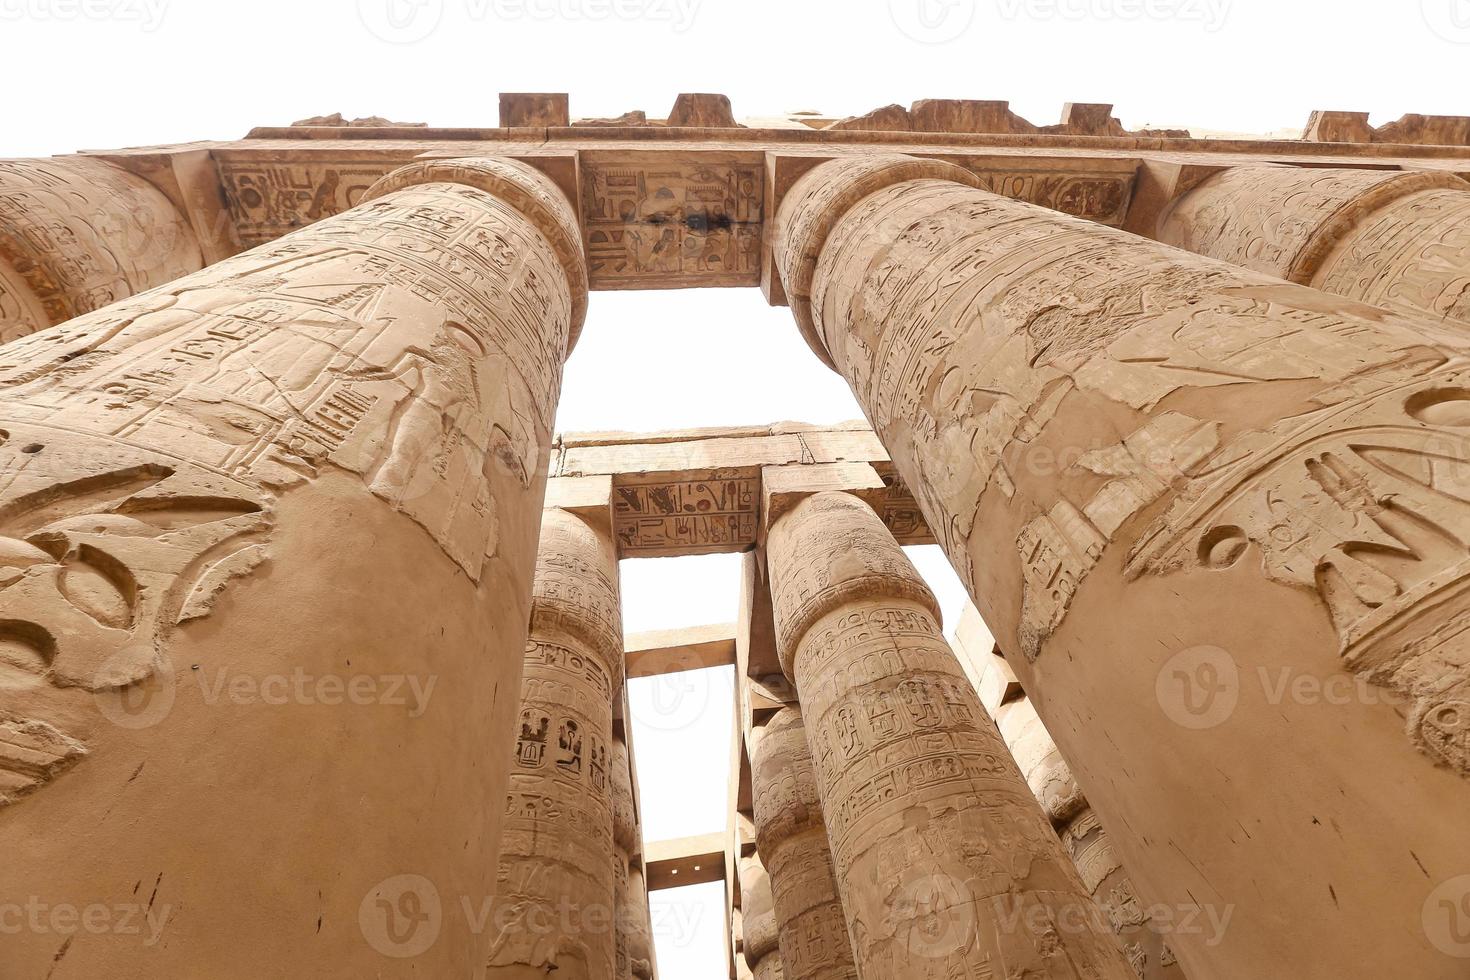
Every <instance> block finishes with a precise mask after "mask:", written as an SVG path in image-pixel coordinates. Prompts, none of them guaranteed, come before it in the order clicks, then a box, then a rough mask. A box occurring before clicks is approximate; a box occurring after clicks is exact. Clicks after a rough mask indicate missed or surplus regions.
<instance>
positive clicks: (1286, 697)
mask: <svg viewBox="0 0 1470 980" xmlns="http://www.w3.org/2000/svg"><path fill="white" fill-rule="evenodd" d="M1154 693H1155V694H1156V695H1157V697H1158V702H1159V707H1161V708H1162V709H1163V710H1164V714H1165V715H1167V716H1168V718H1169V720H1170V721H1173V722H1174V723H1175V724H1176V725H1179V726H1181V727H1183V728H1191V729H1195V730H1202V729H1207V728H1216V727H1218V726H1220V725H1223V724H1224V723H1225V722H1226V721H1228V720H1229V719H1230V718H1231V717H1232V716H1233V715H1234V714H1235V711H1236V709H1237V708H1238V707H1239V706H1240V702H1241V700H1242V698H1244V697H1246V696H1249V697H1250V698H1251V699H1253V700H1259V701H1260V702H1261V703H1264V704H1269V705H1273V706H1277V707H1279V706H1281V705H1286V704H1291V705H1297V706H1302V707H1316V706H1322V705H1325V706H1329V707H1346V706H1348V705H1388V706H1391V707H1394V708H1400V709H1402V708H1406V707H1407V706H1408V705H1409V704H1410V699H1409V698H1408V697H1406V696H1405V695H1404V694H1403V693H1401V692H1399V691H1396V690H1393V689H1392V688H1388V687H1380V686H1378V685H1376V684H1374V683H1373V682H1372V681H1371V680H1369V678H1368V677H1367V676H1366V675H1364V674H1352V673H1346V672H1342V671H1338V672H1335V673H1332V674H1329V675H1327V676H1325V677H1322V676H1318V675H1317V674H1314V673H1310V672H1308V671H1305V670H1302V669H1300V668H1298V667H1295V666H1292V665H1290V664H1286V665H1283V666H1279V667H1264V666H1261V667H1256V668H1255V670H1254V671H1252V672H1250V673H1248V674H1243V673H1242V672H1241V670H1240V668H1239V667H1238V666H1237V664H1236V662H1235V658H1234V657H1232V656H1231V655H1230V654H1229V653H1227V652H1226V651H1224V650H1222V649H1220V648H1219V647H1212V646H1199V647H1191V648H1190V649H1188V650H1184V651H1182V652H1180V653H1177V654H1175V655H1174V656H1173V657H1170V658H1169V660H1168V661H1167V662H1166V663H1165V664H1164V666H1163V668H1162V669H1160V670H1159V673H1158V676H1157V677H1156V678H1155V680H1154Z"/></svg>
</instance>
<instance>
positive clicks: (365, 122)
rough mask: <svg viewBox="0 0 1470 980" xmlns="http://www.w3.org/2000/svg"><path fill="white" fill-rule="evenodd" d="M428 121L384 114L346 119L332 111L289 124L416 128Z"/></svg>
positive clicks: (354, 127)
mask: <svg viewBox="0 0 1470 980" xmlns="http://www.w3.org/2000/svg"><path fill="white" fill-rule="evenodd" d="M428 125H429V124H428V123H421V122H394V121H393V120H392V119H389V118H387V117H386V116H359V117H358V118H356V119H347V118H345V117H344V116H343V115H342V113H340V112H334V113H332V114H331V115H330V116H312V117H311V118H310V119H298V120H296V121H295V122H293V123H292V124H291V126H292V127H293V128H294V127H300V126H326V127H334V126H346V127H351V128H353V129H418V128H420V127H427V126H428Z"/></svg>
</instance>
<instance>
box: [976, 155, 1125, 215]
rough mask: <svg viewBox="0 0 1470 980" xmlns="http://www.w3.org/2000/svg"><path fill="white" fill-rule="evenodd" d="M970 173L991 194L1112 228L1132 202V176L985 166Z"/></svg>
mask: <svg viewBox="0 0 1470 980" xmlns="http://www.w3.org/2000/svg"><path fill="white" fill-rule="evenodd" d="M970 169H971V170H972V171H973V172H974V174H975V175H976V176H977V177H979V178H980V183H981V186H983V187H984V188H985V189H986V190H988V191H990V192H991V193H994V194H1000V195H1002V196H1004V197H1009V198H1011V199H1012V200H1016V201H1025V202H1027V203H1028V204H1037V205H1040V206H1041V207H1044V208H1051V209H1052V210H1053V211H1061V212H1062V213H1063V214H1070V215H1074V216H1076V217H1078V218H1086V219H1088V220H1089V221H1096V222H1098V223H1099V224H1104V225H1112V226H1113V227H1118V226H1121V225H1122V224H1123V221H1124V219H1126V218H1127V217H1128V205H1129V203H1130V202H1131V201H1132V200H1133V181H1134V176H1133V174H1131V173H1125V174H1117V173H1097V174H1088V173H1066V172H1061V173H1059V172H1057V171H1055V170H1036V171H1025V170H1013V169H1006V170H993V169H991V168H990V167H988V166H986V167H980V166H976V167H972V168H970Z"/></svg>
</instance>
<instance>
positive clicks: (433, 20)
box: [357, 0, 444, 44]
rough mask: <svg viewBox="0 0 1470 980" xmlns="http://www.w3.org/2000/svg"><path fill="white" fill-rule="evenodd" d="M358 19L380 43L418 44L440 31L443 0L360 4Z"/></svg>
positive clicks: (382, 0) (385, 0) (362, 0)
mask: <svg viewBox="0 0 1470 980" xmlns="http://www.w3.org/2000/svg"><path fill="white" fill-rule="evenodd" d="M357 16H358V19H359V20H361V21H362V25H363V26H364V27H366V28H367V29H368V33H369V34H372V35H373V36H374V37H376V38H377V39H378V40H380V41H386V42H387V43H389V44H417V43H418V42H419V41H422V40H424V39H425V38H427V37H428V36H429V35H431V34H433V33H434V32H435V31H436V30H438V29H439V24H440V23H441V22H443V20H444V0H357Z"/></svg>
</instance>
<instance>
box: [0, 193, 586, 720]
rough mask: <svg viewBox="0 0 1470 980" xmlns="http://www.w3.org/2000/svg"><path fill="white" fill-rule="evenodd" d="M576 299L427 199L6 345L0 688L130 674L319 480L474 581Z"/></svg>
mask: <svg viewBox="0 0 1470 980" xmlns="http://www.w3.org/2000/svg"><path fill="white" fill-rule="evenodd" d="M502 250H509V251H510V252H511V253H512V254H517V255H519V256H521V258H520V259H519V260H518V261H517V262H514V263H512V262H510V261H507V260H506V259H504V258H502V257H501V254H500V253H501V251H502ZM436 256H437V257H438V261H437V262H435V261H434V258H435V257H436ZM533 270H535V271H533ZM570 305H571V304H570V300H569V298H568V296H567V287H566V279H565V275H564V274H563V273H562V272H561V270H560V268H559V265H558V262H557V261H556V259H555V258H554V256H552V254H551V252H550V250H549V249H548V248H547V246H546V245H545V243H544V241H543V240H542V239H541V237H540V236H539V234H537V232H536V231H535V229H534V228H532V227H531V226H529V225H528V224H526V222H525V221H524V220H523V219H521V218H519V216H517V215H516V214H515V213H514V212H511V211H509V210H508V209H506V208H505V207H504V206H503V205H501V204H499V202H497V201H496V200H495V199H493V198H490V197H489V196H488V195H486V194H484V193H482V192H480V191H477V190H472V189H470V188H463V187H448V186H443V185H441V186H437V187H424V188H412V189H409V190H405V191H402V192H400V193H399V194H396V195H394V196H393V197H392V198H391V199H384V200H380V201H375V202H373V203H372V204H370V205H367V206H364V207H362V208H360V209H358V210H356V211H353V212H351V213H350V214H347V215H343V216H340V217H339V218H338V219H337V220H336V221H335V222H334V223H333V224H332V225H330V226H323V227H322V228H319V229H313V230H311V231H307V232H303V233H301V234H299V235H296V236H293V237H291V238H290V239H288V240H285V241H282V242H278V243H276V244H275V245H273V246H270V247H268V248H265V249H262V250H258V251H255V252H252V253H250V254H248V255H242V256H238V257H236V258H234V259H230V260H228V261H226V262H224V263H221V264H219V265H217V266H214V267H212V268H211V269H209V270H207V271H206V272H204V273H201V274H199V275H198V276H195V277H192V278H189V279H185V280H182V281H180V282H179V283H176V284H175V285H174V286H172V287H170V288H169V289H167V290H166V291H155V292H153V293H148V294H144V295H141V296H138V297H135V298H133V299H131V300H128V301H126V302H125V303H123V304H120V305H118V306H114V307H111V308H109V309H107V310H105V311H100V312H98V313H94V314H90V315H88V316H85V317H81V318H78V319H75V320H73V321H71V322H69V323H67V324H65V325H63V326H61V327H58V328H55V329H53V330H50V331H46V332H44V333H40V334H35V335H32V336H29V337H26V338H24V339H22V340H20V341H17V342H16V343H14V344H11V345H9V346H8V347H6V348H5V353H4V355H0V403H3V416H0V429H3V434H0V461H3V466H0V535H4V537H0V594H3V596H4V599H5V606H4V608H5V610H6V611H5V613H4V615H3V617H0V618H3V620H4V626H3V629H0V634H3V643H4V648H5V650H6V652H7V655H6V657H5V664H6V667H5V672H6V674H7V675H12V674H16V672H19V673H18V676H19V684H20V687H22V688H27V689H28V688H29V687H31V686H34V685H35V684H37V683H41V682H42V681H44V682H47V683H49V684H51V685H55V686H59V687H65V688H76V689H79V690H99V689H102V690H106V689H111V688H119V687H126V686H129V685H133V684H137V683H140V682H142V681H143V680H144V679H146V678H147V677H148V676H150V675H151V674H152V673H153V671H154V669H155V668H156V667H157V665H158V663H159V660H160V658H161V657H164V656H165V653H164V650H165V648H166V641H167V636H168V634H169V632H170V631H171V630H172V629H174V628H175V627H176V626H177V625H178V624H180V623H182V622H186V621H190V620H193V619H197V618H199V617H200V616H203V615H205V614H206V613H207V612H208V610H209V608H210V605H211V603H212V602H213V601H214V599H215V598H216V596H217V594H218V593H219V592H220V591H221V590H222V589H224V588H225V586H226V585H227V584H228V582H229V580H230V579H231V578H233V577H235V576H237V575H240V574H248V573H249V572H251V571H252V570H253V569H254V568H255V567H257V566H258V565H259V564H260V562H261V561H262V560H263V558H264V553H263V552H262V551H260V550H259V549H258V548H257V547H256V543H257V542H259V541H261V540H263V537H264V535H265V533H266V531H267V530H268V528H269V524H270V513H271V504H272V500H273V499H274V497H275V496H277V495H279V494H281V493H285V492H289V491H290V490H291V489H292V488H295V487H298V486H301V485H302V484H303V483H305V482H306V481H309V480H311V479H313V478H314V477H316V476H317V475H318V474H320V473H321V472H322V471H323V470H324V469H326V468H328V467H337V468H341V469H344V470H347V471H350V472H354V473H357V474H360V476H361V478H362V479H363V480H364V482H365V483H366V484H367V486H368V487H369V488H370V489H371V491H372V492H373V493H374V494H375V495H377V496H378V497H380V498H381V499H383V500H385V501H387V502H389V503H390V504H391V505H392V506H394V507H395V508H397V509H398V510H400V511H401V512H402V513H404V514H405V515H407V516H409V517H411V518H412V519H413V520H415V521H416V522H418V523H419V524H420V525H421V526H422V527H423V528H424V529H425V531H427V532H428V533H429V534H431V535H432V536H433V537H434V539H435V540H436V541H438V542H439V544H440V545H441V546H442V547H443V549H444V551H445V553H446V554H447V555H448V556H449V557H450V558H452V559H453V560H454V561H455V562H457V563H458V564H459V565H460V567H461V568H462V569H463V570H464V571H465V573H467V574H468V575H470V576H471V577H472V578H475V579H478V578H479V577H480V575H481V572H482V568H483V566H484V564H485V562H486V561H487V560H488V559H489V558H490V557H492V556H493V555H495V553H496V550H497V538H498V534H499V531H498V520H499V518H498V516H497V506H498V505H497V500H496V498H495V496H494V495H493V494H492V493H491V485H490V483H489V481H488V479H487V477H488V475H489V474H490V473H491V472H502V473H505V474H508V475H509V477H510V478H511V480H512V481H513V483H512V485H514V486H516V487H517V488H519V489H521V490H529V488H530V487H531V486H532V484H533V481H534V480H535V479H536V478H537V474H538V473H539V474H542V475H543V476H544V467H545V464H546V456H547V444H548V443H549V430H550V423H551V413H552V411H553V409H554V404H555V385H554V383H553V384H551V385H549V386H548V384H547V380H548V379H549V380H551V381H553V382H554V379H556V378H557V377H559V373H560V372H559V368H558V367H557V366H556V365H557V363H558V362H559V360H560V357H561V354H560V353H559V350H561V349H564V344H565V336H566V330H567V319H568V315H569V310H570ZM548 387H549V388H550V390H548ZM5 541H9V542H10V544H9V546H8V547H3V542H5ZM6 686H7V687H14V686H15V685H9V684H8V685H6ZM16 696H17V697H18V698H21V700H22V701H24V700H26V698H27V697H28V696H27V695H24V692H22V693H21V694H18V695H16ZM38 720H39V721H44V720H45V719H44V718H42V719H38Z"/></svg>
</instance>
